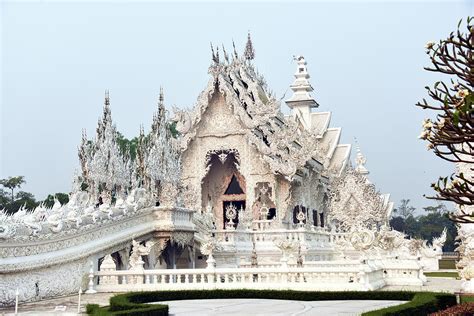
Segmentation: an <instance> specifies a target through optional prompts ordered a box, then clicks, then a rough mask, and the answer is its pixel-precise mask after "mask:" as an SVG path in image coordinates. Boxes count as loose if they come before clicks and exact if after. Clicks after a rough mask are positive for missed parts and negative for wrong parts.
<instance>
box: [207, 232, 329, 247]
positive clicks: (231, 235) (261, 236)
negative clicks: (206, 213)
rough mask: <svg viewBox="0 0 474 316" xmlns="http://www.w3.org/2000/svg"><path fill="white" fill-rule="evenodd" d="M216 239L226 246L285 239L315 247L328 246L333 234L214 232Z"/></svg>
mask: <svg viewBox="0 0 474 316" xmlns="http://www.w3.org/2000/svg"><path fill="white" fill-rule="evenodd" d="M213 233H214V234H215V236H216V239H217V240H218V241H219V242H220V243H223V244H224V245H225V244H235V243H236V242H237V240H238V241H244V240H249V241H255V242H257V243H258V242H270V243H271V242H273V240H274V239H285V240H288V241H290V242H293V241H294V242H296V241H300V242H307V243H311V244H314V245H315V246H322V245H325V244H328V243H329V241H330V240H331V234H330V233H329V232H325V231H308V230H300V229H292V230H286V229H268V230H265V231H259V230H238V229H237V230H228V229H220V230H214V231H213Z"/></svg>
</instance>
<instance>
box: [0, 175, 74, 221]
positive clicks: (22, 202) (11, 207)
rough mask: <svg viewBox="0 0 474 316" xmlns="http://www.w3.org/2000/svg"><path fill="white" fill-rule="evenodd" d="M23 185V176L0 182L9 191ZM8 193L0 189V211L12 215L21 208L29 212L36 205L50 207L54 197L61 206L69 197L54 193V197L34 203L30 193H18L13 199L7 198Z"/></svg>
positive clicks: (64, 194) (49, 196)
mask: <svg viewBox="0 0 474 316" xmlns="http://www.w3.org/2000/svg"><path fill="white" fill-rule="evenodd" d="M23 183H25V177H24V176H18V177H9V178H8V179H2V180H0V184H1V185H3V186H4V187H5V188H8V189H9V190H12V189H13V190H14V189H15V188H19V187H20V186H21V184H23ZM9 195H10V193H8V192H7V191H5V190H4V189H0V210H1V209H5V210H6V211H7V213H10V214H13V213H16V212H18V210H19V209H20V208H21V207H23V208H25V209H27V210H29V211H32V210H34V209H35V208H36V207H37V206H38V205H40V204H41V203H44V205H45V206H46V207H49V208H50V207H52V206H53V204H54V198H55V197H56V198H57V199H58V200H59V202H60V203H61V204H66V203H67V202H69V195H68V194H66V193H56V194H54V195H51V194H50V195H48V197H47V198H46V199H45V200H44V201H36V198H35V196H34V195H33V194H32V193H30V192H25V191H19V192H18V193H17V194H16V195H14V196H13V197H10V196H9Z"/></svg>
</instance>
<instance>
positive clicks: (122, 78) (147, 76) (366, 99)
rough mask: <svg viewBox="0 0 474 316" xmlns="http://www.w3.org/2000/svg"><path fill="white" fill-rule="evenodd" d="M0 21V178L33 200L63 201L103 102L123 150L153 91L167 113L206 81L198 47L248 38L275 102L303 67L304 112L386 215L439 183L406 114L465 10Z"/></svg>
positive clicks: (416, 123) (49, 13)
mask: <svg viewBox="0 0 474 316" xmlns="http://www.w3.org/2000/svg"><path fill="white" fill-rule="evenodd" d="M0 10H1V28H2V33H1V50H0V53H1V129H0V133H1V134H0V139H1V147H0V154H1V155H0V156H1V164H0V177H1V178H4V177H7V176H15V175H24V176H25V177H26V180H27V184H26V185H24V187H23V189H24V190H26V191H31V192H33V193H34V194H35V195H36V197H37V198H38V199H43V198H44V197H45V196H46V195H47V194H48V193H54V192H68V191H69V190H70V186H71V179H72V175H73V171H74V169H75V168H78V167H79V164H78V159H77V146H78V144H79V142H80V138H81V130H82V129H83V128H85V129H87V133H88V135H89V136H90V137H93V136H94V133H95V127H96V123H97V119H98V118H99V117H100V115H101V111H102V104H103V96H104V90H105V89H109V90H110V95H111V105H112V115H113V119H114V121H115V123H116V125H117V127H118V129H119V130H120V131H121V132H122V133H123V134H124V135H125V136H126V137H129V138H131V137H134V136H136V135H137V134H138V131H139V126H140V124H142V123H143V124H144V125H145V128H146V129H149V126H150V124H151V120H152V114H153V112H154V111H155V109H156V103H157V98H158V93H159V86H160V85H163V87H164V89H165V102H166V105H167V106H168V109H171V105H177V106H180V107H188V108H189V107H191V106H192V105H193V104H194V102H195V100H196V98H197V96H198V94H199V92H200V91H201V90H202V89H203V88H204V87H205V85H206V83H207V80H208V78H209V77H208V74H207V68H208V65H209V64H210V49H209V42H211V41H212V42H213V43H214V45H215V46H217V45H221V44H224V45H225V46H226V47H227V48H228V50H230V49H231V47H232V39H234V40H235V43H236V46H237V47H238V49H240V50H243V47H244V45H245V41H246V37H247V31H248V30H250V31H251V34H252V37H253V42H254V45H255V49H256V59H255V64H256V65H257V67H258V69H259V71H260V72H261V73H263V74H264V75H265V77H266V79H267V81H268V84H269V86H270V87H271V89H273V91H275V93H276V94H277V96H282V95H283V94H284V93H285V91H286V90H287V89H288V86H289V84H291V82H292V81H293V73H294V70H295V65H294V63H293V61H292V56H293V55H296V54H302V55H304V56H305V57H306V60H307V61H308V69H309V71H310V73H311V76H312V78H311V82H312V84H313V86H314V88H315V93H314V94H313V95H314V97H315V99H316V100H317V101H318V102H319V104H320V105H321V106H320V108H319V109H318V111H328V110H329V111H332V113H333V116H332V122H331V125H332V126H341V127H342V128H343V131H342V141H343V142H352V143H353V139H354V137H357V139H358V142H359V144H360V147H361V149H362V151H363V153H364V154H365V156H366V157H367V159H368V162H367V167H368V169H369V170H370V172H371V174H370V179H371V181H372V182H374V183H375V184H376V185H377V187H378V188H379V189H380V191H382V192H384V193H391V194H392V200H394V201H395V202H396V204H398V202H399V200H400V199H402V198H410V199H411V200H412V201H413V204H414V205H415V206H416V207H422V206H425V205H428V204H430V203H431V202H429V201H427V200H425V199H424V198H423V197H422V195H423V194H424V193H430V187H429V184H430V183H431V182H432V181H434V180H435V179H436V178H437V177H438V176H439V175H447V174H449V173H450V172H452V166H451V165H450V164H449V163H445V162H443V161H442V160H440V159H439V158H437V157H435V156H434V155H433V154H432V153H431V152H428V151H427V150H426V144H424V143H423V142H422V141H420V140H418V139H417V136H418V135H419V133H420V125H421V121H422V120H423V118H425V117H426V116H427V115H429V113H428V112H425V111H423V110H421V109H419V108H416V107H415V106H414V104H415V103H416V102H417V101H418V100H420V99H421V98H423V97H425V96H426V94H425V90H424V86H426V85H430V84H432V83H433V82H434V81H435V80H437V79H439V78H440V77H439V76H437V75H435V74H431V73H428V72H426V71H424V70H423V66H426V65H428V58H427V55H426V54H425V50H424V45H425V43H426V42H427V41H430V40H438V39H440V38H444V37H446V36H447V35H448V34H449V32H451V31H454V30H455V28H456V25H457V23H458V21H459V19H460V18H463V17H466V16H467V15H469V14H470V15H473V13H474V12H473V5H472V1H469V0H464V1H436V2H428V1H420V2H406V1H400V2H385V3H379V2H374V1H368V2H357V1H350V2H310V1H305V2H300V3H297V2H295V1H283V2H282V1H280V2H270V1H265V2H261V3H253V2H240V3H239V2H235V3H225V4H221V3H217V2H201V3H199V2H196V3H195V2H193V3H191V2H173V3H172V2H169V3H164V2H153V1H144V2H140V3H137V2H135V1H116V2H114V1H103V2H93V1H88V2H80V1H78V2H73V1H65V2H62V3H61V2H59V1H51V2H49V1H22V2H15V1H3V2H2V3H1V4H0ZM287 96H289V95H288V94H287ZM285 111H286V109H285ZM352 157H354V155H353V156H352Z"/></svg>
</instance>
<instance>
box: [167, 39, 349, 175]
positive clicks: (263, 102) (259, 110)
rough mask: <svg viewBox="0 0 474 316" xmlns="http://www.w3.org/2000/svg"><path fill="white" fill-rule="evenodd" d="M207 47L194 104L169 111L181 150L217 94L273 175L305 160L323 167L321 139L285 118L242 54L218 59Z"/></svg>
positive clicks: (302, 165)
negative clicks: (207, 61)
mask: <svg viewBox="0 0 474 316" xmlns="http://www.w3.org/2000/svg"><path fill="white" fill-rule="evenodd" d="M252 48H253V44H252ZM211 50H212V56H213V60H212V63H211V65H210V66H209V71H208V73H209V74H210V75H211V77H212V78H211V79H210V80H209V81H208V84H207V86H206V88H205V89H204V90H203V91H202V92H201V93H200V95H199V97H198V99H197V101H196V104H195V106H194V108H193V109H192V110H189V111H188V110H179V109H176V108H175V109H174V112H175V116H174V118H173V120H174V121H175V122H176V123H177V125H176V128H177V130H178V132H179V133H180V148H181V150H182V151H185V150H187V148H188V146H189V144H190V142H191V141H192V140H193V139H194V138H195V137H196V133H197V126H198V125H199V123H200V121H201V119H202V117H203V114H204V113H205V112H206V110H207V108H208V105H209V103H210V101H211V98H212V96H213V95H214V94H215V93H217V92H218V93H220V94H222V95H223V97H224V99H225V103H226V105H227V106H228V107H229V109H230V111H231V112H232V113H233V114H234V115H235V116H236V117H237V118H238V120H239V121H240V123H241V124H242V126H243V131H244V133H245V135H246V136H247V137H248V141H249V142H250V143H251V144H253V145H254V146H255V147H256V148H257V149H258V150H259V151H260V153H261V154H262V158H263V160H265V161H266V162H267V163H268V164H269V165H270V168H271V170H272V171H273V172H274V173H276V174H281V175H283V176H285V177H286V178H288V179H289V180H293V179H294V176H295V175H296V174H297V173H301V172H300V171H302V170H303V169H307V168H306V167H307V166H308V164H310V165H311V164H312V165H313V166H314V165H321V166H322V164H324V163H325V162H326V160H328V159H330V158H327V157H324V156H323V154H322V153H321V150H320V148H319V147H320V140H319V138H320V137H317V135H316V134H315V132H314V131H312V129H301V128H300V127H298V125H297V123H296V122H295V121H294V120H292V119H286V118H285V117H284V115H283V113H282V112H281V109H280V101H278V100H277V99H276V98H275V96H274V95H273V94H272V93H271V92H270V91H269V89H268V87H267V85H266V82H265V79H264V78H263V76H262V75H260V74H259V73H258V71H257V70H256V68H255V67H254V65H253V64H252V62H251V60H250V59H248V58H247V57H246V56H245V54H244V55H243V56H240V57H238V56H237V54H236V53H235V52H234V55H233V56H232V57H233V58H232V60H228V59H224V60H223V61H221V60H220V59H218V58H217V54H216V53H215V52H214V48H213V46H212V45H211ZM311 161H312V163H311ZM326 164H328V163H326ZM339 172H340V170H338V172H337V174H338V173H339ZM303 173H304V172H303Z"/></svg>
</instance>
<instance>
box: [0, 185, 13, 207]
mask: <svg viewBox="0 0 474 316" xmlns="http://www.w3.org/2000/svg"><path fill="white" fill-rule="evenodd" d="M8 195H9V193H8V192H7V191H5V190H4V189H0V210H1V209H4V208H5V207H6V205H7V204H8V203H10V202H11V198H10V197H9V196H8Z"/></svg>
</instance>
